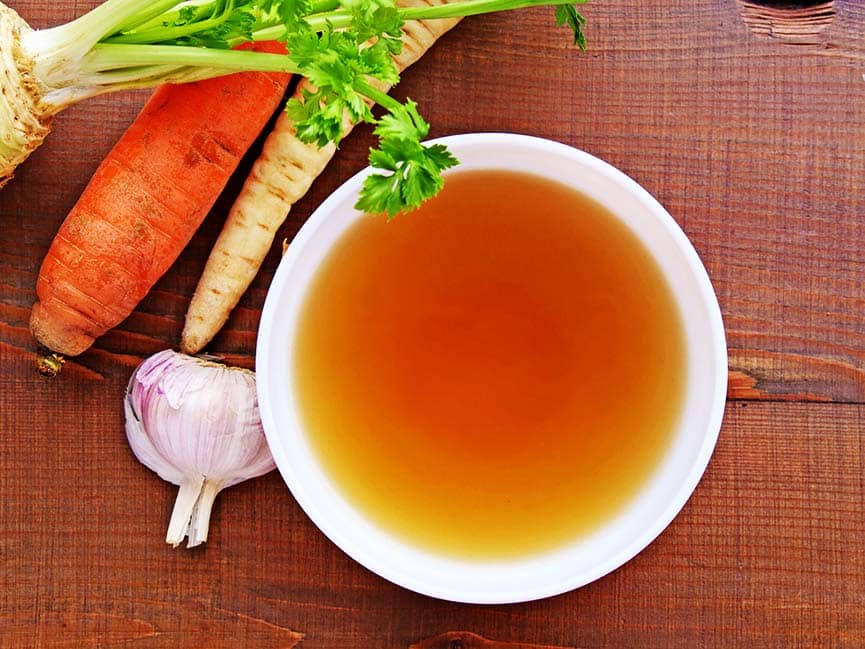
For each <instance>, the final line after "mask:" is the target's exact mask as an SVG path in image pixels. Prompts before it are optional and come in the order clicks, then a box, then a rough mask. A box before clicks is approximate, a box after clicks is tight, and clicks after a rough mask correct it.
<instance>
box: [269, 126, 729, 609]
mask: <svg viewBox="0 0 865 649" xmlns="http://www.w3.org/2000/svg"><path fill="white" fill-rule="evenodd" d="M436 141H437V142H441V143H442V144H446V145H447V146H448V147H449V148H450V150H451V151H452V152H453V153H454V154H455V155H456V156H457V158H458V159H459V160H460V168H462V169H508V170H514V171H524V172H530V173H533V174H536V175H541V176H545V177H547V178H550V179H552V180H556V181H558V182H561V183H564V184H566V185H569V186H571V187H573V188H575V189H577V190H579V191H581V192H583V193H585V194H588V195H589V196H591V197H593V198H594V199H596V200H597V201H599V202H600V203H602V204H604V205H605V206H607V208H608V209H610V211H612V212H613V213H614V214H615V215H617V216H618V217H619V218H620V219H621V220H622V221H623V222H624V223H626V224H627V225H628V226H629V227H630V228H631V229H632V231H633V232H634V233H635V234H636V235H637V236H638V237H639V238H640V239H641V240H642V241H643V243H644V244H645V245H646V246H647V248H648V249H649V251H650V252H651V253H652V254H653V255H654V257H655V258H656V260H657V262H658V263H659V265H660V267H661V269H662V271H663V273H664V275H665V276H666V278H667V280H668V281H669V283H670V286H671V288H672V290H673V294H674V296H675V299H676V300H677V303H678V306H679V309H680V311H681V314H682V318H683V326H684V330H685V335H686V345H687V350H688V377H689V382H688V384H687V386H686V396H685V403H684V411H683V415H682V417H681V421H680V425H679V428H678V429H677V430H676V431H675V433H674V436H673V440H672V442H671V444H670V447H669V449H668V451H667V453H666V454H665V456H664V458H663V459H662V461H661V464H660V466H659V467H658V468H657V469H656V470H655V472H654V474H653V476H652V477H651V478H650V479H649V481H648V482H647V483H646V484H645V485H644V487H643V488H642V489H641V490H640V491H639V493H638V494H637V496H636V497H635V498H634V499H633V500H632V501H631V503H630V505H629V506H627V507H626V508H625V510H624V511H622V512H621V513H620V514H619V515H617V516H616V517H615V518H613V519H612V520H610V521H608V522H607V524H605V525H604V526H603V527H602V528H601V529H599V530H598V531H596V532H595V533H593V534H591V535H589V536H586V537H583V538H580V539H577V540H575V541H574V542H573V543H572V544H570V545H568V546H566V547H563V548H561V549H559V550H556V551H552V552H549V553H547V554H542V555H539V556H533V557H530V558H526V559H516V560H509V561H497V562H487V561H474V560H460V559H454V558H450V557H446V556H438V555H435V554H431V553H430V552H428V551H425V550H422V549H419V548H416V547H413V546H411V545H408V544H406V543H405V542H404V541H401V540H400V539H397V538H395V537H393V536H391V535H390V534H388V533H387V532H385V531H383V530H382V529H380V528H378V527H376V526H375V525H373V524H372V523H370V522H369V521H368V520H367V519H365V518H364V516H363V515H361V514H360V513H359V512H358V511H357V510H356V509H354V508H353V507H352V505H350V504H349V502H348V501H347V500H346V499H345V498H344V497H343V496H342V495H341V494H340V492H339V490H338V488H337V487H336V486H335V485H334V484H333V483H332V482H331V481H330V480H329V478H328V476H327V475H326V474H325V472H324V471H323V469H322V467H321V465H320V464H319V461H318V459H317V457H316V455H315V453H314V452H313V450H312V448H311V447H310V445H309V443H308V441H307V439H306V437H305V435H304V431H303V428H302V425H301V422H300V419H299V417H298V411H297V407H296V403H295V396H294V390H293V389H292V383H291V381H292V365H293V363H292V342H293V340H294V337H295V331H296V327H297V322H298V313H299V310H300V307H301V305H302V304H303V302H304V298H305V294H306V290H307V287H308V285H309V283H310V280H311V279H312V278H313V276H314V275H315V273H316V270H317V268H318V266H319V264H320V263H321V262H322V260H323V259H324V257H325V255H326V254H327V253H328V251H329V250H330V248H331V247H332V245H333V244H334V243H335V242H336V241H337V240H338V239H339V238H340V236H341V235H342V234H343V233H344V232H345V231H346V229H347V228H348V227H349V226H350V225H351V224H352V223H353V222H354V221H355V220H356V219H358V218H361V217H362V216H363V215H362V214H361V213H359V212H357V211H356V210H354V208H353V205H354V202H355V200H356V197H357V193H358V190H359V188H360V186H361V184H362V182H363V179H364V178H365V177H366V176H367V175H368V174H369V173H370V170H369V169H366V170H364V171H362V172H360V173H358V174H357V175H355V176H354V177H352V178H351V179H349V180H348V181H347V182H346V183H345V184H344V185H342V186H341V187H340V188H339V189H337V190H336V191H335V192H334V193H333V194H332V195H331V196H330V197H329V198H328V199H327V200H325V201H324V203H322V204H321V206H320V207H319V208H318V209H317V210H316V211H315V213H314V214H312V216H311V217H310V218H309V220H308V221H307V222H306V223H305V224H304V226H303V227H302V228H301V230H300V232H298V234H297V236H296V237H295V239H294V241H292V243H291V246H290V247H289V249H288V252H287V253H286V255H285V256H284V257H283V259H282V261H281V263H280V265H279V268H278V269H277V272H276V275H275V277H274V279H273V283H272V285H271V287H270V290H269V292H268V295H267V299H266V301H265V305H264V312H263V314H262V319H261V325H260V329H259V333H258V346H257V350H256V366H257V381H258V398H259V406H260V409H261V416H262V421H263V424H264V430H265V433H266V435H267V440H268V442H269V444H270V448H271V450H272V452H273V456H274V459H275V460H276V464H277V466H278V468H279V470H280V472H281V473H282V476H283V478H284V480H285V482H286V484H287V485H288V487H289V489H290V490H291V492H292V494H293V495H294V497H295V498H296V499H297V501H298V503H300V505H301V507H302V508H303V509H304V511H305V512H306V513H307V514H308V515H309V517H310V518H311V519H312V521H313V522H314V523H315V524H316V525H317V526H318V527H319V528H320V529H321V530H322V532H324V534H326V535H327V536H328V537H329V538H330V539H331V540H332V541H333V542H334V543H335V544H336V545H337V546H339V547H340V548H342V550H343V551H345V552H346V553H347V554H348V555H350V556H351V557H353V558H354V559H355V560H357V561H358V562H359V563H361V564H362V565H364V566H366V567H367V568H368V569H370V570H372V571H373V572H375V573H377V574H378V575H380V576H382V577H384V578H385V579H388V580H390V581H392V582H394V583H397V584H400V585H401V586H404V587H405V588H408V589H411V590H413V591H416V592H419V593H424V594H426V595H430V596H433V597H438V598H441V599H447V600H452V601H458V602H471V603H506V602H518V601H527V600H532V599H539V598H542V597H547V596H551V595H555V594H559V593H562V592H566V591H569V590H572V589H574V588H577V587H579V586H583V585H585V584H587V583H589V582H591V581H594V580H595V579H598V578H599V577H601V576H603V575H605V574H607V573H609V572H610V571H612V570H615V569H616V568H618V567H619V566H621V565H622V564H624V563H625V562H627V561H628V560H629V559H631V558H632V557H633V556H634V555H636V554H637V553H638V552H640V551H641V550H642V549H643V548H645V547H646V546H647V545H648V544H649V543H651V541H652V540H653V539H654V538H655V537H656V536H658V534H660V533H661V532H662V531H663V530H664V528H665V527H666V526H667V525H668V524H669V523H670V522H671V521H672V520H673V518H674V517H675V516H676V514H677V513H678V512H679V510H680V509H681V508H682V506H683V505H684V504H685V502H686V501H687V499H688V498H689V497H690V495H691V493H692V492H693V490H694V489H695V488H696V486H697V483H698V482H699V480H700V477H701V476H702V474H703V471H704V470H705V468H706V465H707V464H708V462H709V458H710V456H711V454H712V451H713V449H714V447H715V442H716V440H717V437H718V432H719V430H720V427H721V419H722V416H723V412H724V405H725V400H726V389H727V348H726V342H725V338H724V327H723V323H722V321H721V312H720V309H719V307H718V302H717V299H716V297H715V294H714V291H713V289H712V285H711V284H710V282H709V277H708V275H707V274H706V271H705V269H704V268H703V265H702V263H701V262H700V259H699V258H698V256H697V253H696V252H695V251H694V248H693V246H692V245H691V243H690V242H689V241H688V239H687V238H686V237H685V235H684V233H683V232H682V230H681V229H680V228H679V227H678V225H677V224H676V222H675V221H674V220H673V218H672V217H671V216H670V215H669V214H668V213H667V211H666V210H665V209H664V208H663V207H662V206H661V205H660V204H659V203H658V202H657V201H656V200H655V199H654V198H653V197H652V196H651V195H650V194H649V193H648V192H646V191H645V190H644V189H643V188H642V187H640V186H639V185H638V184H637V183H636V182H634V181H633V180H631V179H630V178H629V177H627V176H625V175H624V174H623V173H622V172H620V171H618V170H617V169H615V168H614V167H612V166H610V165H609V164H607V163H605V162H603V161H601V160H599V159H598V158H595V157H593V156H591V155H589V154H588V153H585V152H583V151H579V150H577V149H574V148H571V147H568V146H566V145H564V144H560V143H557V142H552V141H549V140H543V139H539V138H534V137H528V136H522V135H513V134H503V133H474V134H466V135H455V136H451V137H445V138H441V139H439V140H436Z"/></svg>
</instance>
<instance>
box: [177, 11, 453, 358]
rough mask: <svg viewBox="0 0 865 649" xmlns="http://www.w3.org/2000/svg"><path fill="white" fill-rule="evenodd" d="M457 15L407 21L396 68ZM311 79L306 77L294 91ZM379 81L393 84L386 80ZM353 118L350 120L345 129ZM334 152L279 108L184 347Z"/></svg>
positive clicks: (248, 273)
mask: <svg viewBox="0 0 865 649" xmlns="http://www.w3.org/2000/svg"><path fill="white" fill-rule="evenodd" d="M399 4H400V5H401V6H412V7H428V6H433V5H439V4H445V3H444V2H441V0H408V1H406V2H401V3H399ZM459 20H460V19H459V18H448V19H438V20H410V21H407V22H406V23H405V24H404V25H403V28H402V30H403V37H402V42H403V47H402V51H401V52H400V53H399V54H397V55H395V56H394V60H395V62H396V64H397V68H398V69H399V70H400V71H402V70H405V69H406V68H407V67H409V66H410V65H411V64H412V63H414V62H416V61H417V60H418V59H420V57H421V56H423V54H424V53H425V52H426V51H427V50H428V49H429V48H430V47H431V46H432V45H433V44H434V43H435V41H436V40H437V39H438V38H439V37H440V36H442V35H443V34H444V33H446V32H447V31H448V30H450V29H451V28H452V27H454V26H455V25H456V24H457V23H458V22H459ZM309 87H310V84H309V83H308V82H307V81H306V80H305V79H304V80H303V81H301V83H300V85H299V87H298V89H297V91H296V93H295V96H296V97H298V96H300V95H301V93H302V91H303V90H304V89H305V88H307V89H308V88H309ZM379 87H380V88H382V89H384V90H387V88H386V87H383V86H381V84H379ZM351 126H352V125H351V124H347V128H346V132H347V131H348V130H349V129H350V128H351ZM335 152H336V146H335V145H334V144H333V143H329V144H327V145H326V146H324V147H322V148H319V147H318V146H317V145H316V144H306V143H304V142H301V141H300V139H298V137H297V135H296V132H295V127H294V124H293V122H292V120H291V118H290V117H288V115H287V114H285V113H283V114H281V115H280V116H279V118H278V119H277V122H276V124H275V125H274V128H273V131H272V132H271V133H270V135H269V136H268V138H267V140H266V141H265V143H264V148H263V150H262V153H261V155H260V157H259V158H258V160H257V161H256V162H255V164H254V165H253V167H252V170H251V173H250V175H249V177H248V179H247V181H246V183H245V184H244V186H243V189H242V190H241V192H240V194H239V196H238V198H237V200H236V201H235V203H234V205H233V206H232V208H231V210H230V212H229V214H228V217H227V219H226V222H225V225H224V226H223V229H222V232H221V234H220V235H219V238H218V239H217V241H216V244H215V245H214V248H213V250H212V252H211V254H210V256H209V258H208V260H207V264H206V266H205V268H204V271H203V273H202V276H201V279H200V280H199V282H198V286H197V287H196V289H195V294H194V295H193V297H192V300H191V301H190V305H189V309H188V311H187V314H186V320H185V323H184V328H183V333H182V336H181V343H180V348H181V349H182V350H183V351H184V352H186V353H188V354H195V353H198V352H199V351H201V349H203V348H204V346H205V345H207V344H208V343H209V342H210V341H211V340H212V339H213V337H214V336H215V335H216V334H217V333H218V332H219V330H220V329H221V328H222V327H223V325H224V324H225V322H226V321H227V320H228V317H229V315H230V314H231V311H232V310H233V309H234V307H235V306H237V303H238V302H239V301H240V298H241V296H242V295H243V293H244V292H245V291H246V289H247V288H248V287H249V285H250V284H251V283H252V280H253V279H254V278H255V276H256V274H257V273H258V270H259V268H260V267H261V264H262V263H263V261H264V259H265V257H266V255H267V253H268V251H269V250H270V248H271V246H272V244H273V239H274V236H275V235H276V231H277V230H278V229H279V227H280V226H281V225H282V224H283V222H284V221H285V219H286V218H287V217H288V214H289V212H290V210H291V208H292V206H293V205H294V204H295V203H296V202H297V201H298V200H300V199H301V198H302V197H303V196H304V195H305V194H306V192H307V191H308V189H309V187H310V186H311V185H312V183H313V181H314V180H315V179H316V177H317V176H318V175H319V174H320V173H321V172H322V170H323V169H324V168H325V166H326V165H327V163H328V162H329V161H330V159H331V158H332V157H333V155H334V153H335Z"/></svg>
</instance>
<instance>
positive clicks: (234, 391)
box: [124, 349, 275, 547]
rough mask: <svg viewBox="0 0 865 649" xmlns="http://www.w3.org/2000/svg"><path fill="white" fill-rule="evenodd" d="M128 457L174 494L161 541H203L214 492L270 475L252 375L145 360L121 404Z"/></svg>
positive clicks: (195, 363) (171, 359)
mask: <svg viewBox="0 0 865 649" xmlns="http://www.w3.org/2000/svg"><path fill="white" fill-rule="evenodd" d="M124 407H125V411H126V437H127V439H128V440H129V445H130V446H131V447H132V452H133V453H135V456H136V457H137V458H138V459H139V460H140V461H141V463H142V464H144V465H146V466H147V467H149V468H150V469H152V470H153V471H155V472H156V473H157V474H159V476H160V477H161V478H162V479H163V480H167V481H168V482H172V483H174V484H176V485H179V486H180V491H179V493H178V494H177V500H176V502H175V503H174V511H173V512H172V514H171V521H170V523H169V525H168V534H167V535H166V538H165V541H166V542H167V543H170V544H172V545H173V546H175V547H176V546H177V545H178V544H180V543H181V542H182V541H183V538H184V537H185V536H188V537H189V542H188V544H187V547H193V546H196V545H199V544H200V543H203V542H204V541H206V540H207V530H208V525H209V520H210V510H211V507H212V505H213V501H214V499H215V498H216V494H218V493H219V492H220V491H221V490H222V489H225V488H226V487H230V486H231V485H233V484H237V483H238V482H242V481H244V480H247V479H248V478H254V477H256V476H259V475H262V474H264V473H267V472H268V471H270V470H271V469H273V468H274V466H275V465H274V462H273V458H272V457H271V454H270V449H269V448H268V446H267V442H266V440H265V437H264V431H263V429H262V426H261V420H260V418H259V414H258V399H257V397H256V392H255V374H254V373H253V372H250V371H249V370H245V369H241V368H237V367H228V366H226V365H222V364H219V363H214V362H212V361H207V360H204V359H201V358H196V357H192V356H187V355H185V354H179V353H177V352H174V351H172V350H170V349H168V350H165V351H162V352H159V353H157V354H154V355H153V356H151V357H150V358H148V359H146V360H145V361H144V362H143V363H141V365H139V366H138V368H137V369H136V370H135V372H134V373H133V375H132V378H131V379H130V381H129V386H128V387H127V390H126V398H125V400H124Z"/></svg>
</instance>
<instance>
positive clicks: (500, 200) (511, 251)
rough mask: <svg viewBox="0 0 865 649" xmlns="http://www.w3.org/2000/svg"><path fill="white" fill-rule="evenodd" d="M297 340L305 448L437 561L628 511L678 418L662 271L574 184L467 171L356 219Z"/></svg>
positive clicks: (491, 552) (678, 380)
mask: <svg viewBox="0 0 865 649" xmlns="http://www.w3.org/2000/svg"><path fill="white" fill-rule="evenodd" d="M305 300H306V302H305V304H304V308H303V311H302V313H301V320H300V323H299V329H298V332H297V337H296V340H295V341H294V354H295V356H294V361H293V362H294V369H295V377H296V380H295V382H294V389H295V390H296V395H297V399H298V403H299V404H300V410H301V418H302V421H303V423H304V426H305V429H306V431H307V434H308V438H309V440H310V442H311V444H312V446H313V448H314V450H315V452H316V454H317V455H318V456H319V458H320V460H321V462H322V465H323V466H324V468H325V470H326V472H327V473H328V474H329V475H330V476H331V478H332V479H333V481H334V482H335V484H336V485H337V487H338V489H339V490H340V491H341V493H342V494H343V495H344V496H345V498H347V499H348V500H349V501H350V502H351V503H353V504H354V505H355V506H356V507H357V508H358V509H359V510H360V511H361V512H363V513H364V515H365V516H367V517H368V518H369V519H370V520H371V521H373V522H374V523H376V524H377V525H379V526H380V527H382V528H383V529H385V530H387V531H389V532H390V533H392V534H395V535H397V536H399V537H401V538H403V539H404V540H406V541H408V542H410V543H412V544H414V545H416V546H419V547H422V548H425V549H427V550H431V551H433V552H436V553H439V554H446V555H451V556H456V557H466V558H475V559H478V558H480V559H491V560H497V559H507V558H514V557H521V556H526V555H531V554H536V553H540V552H544V551H547V550H551V549H554V548H557V547H559V546H561V545H563V544H565V543H568V542H570V541H573V540H575V539H578V538H580V537H581V536H583V535H585V534H587V533H590V532H592V531H593V530H596V529H597V528H598V527H599V526H601V525H602V524H603V523H605V522H606V521H607V520H609V519H610V518H611V517H613V516H614V515H616V514H617V513H619V512H620V511H621V510H622V509H623V508H624V507H625V506H626V505H627V504H628V502H629V501H631V500H632V499H633V497H634V496H635V494H636V493H637V492H638V490H639V489H640V488H641V486H643V485H644V484H645V483H646V481H647V480H648V478H649V477H650V475H651V473H652V471H653V469H654V468H655V467H656V466H657V465H658V464H659V461H660V459H661V458H662V456H663V454H664V452H665V450H666V449H667V448H668V446H669V443H670V440H671V437H672V431H673V429H674V427H675V425H676V424H677V422H678V419H679V415H680V411H681V407H682V402H683V396H684V386H685V380H686V351H685V346H684V334H683V328H682V323H681V317H680V314H679V311H678V308H677V305H676V303H675V301H674V298H673V295H672V293H671V290H670V288H669V286H668V285H667V282H666V280H665V278H664V277H663V275H662V273H661V271H660V269H659V267H658V265H657V264H656V262H655V261H654V260H653V259H652V258H651V256H650V255H649V253H648V251H647V250H646V249H645V247H644V246H643V244H642V243H641V242H640V241H639V240H638V239H637V238H636V237H635V236H634V235H633V234H632V233H631V232H630V230H628V229H627V227H626V226H624V225H623V224H622V223H621V222H620V221H618V220H617V219H616V218H615V217H614V216H613V215H612V214H611V213H610V212H609V211H608V210H607V209H606V208H604V207H603V206H601V205H600V204H598V203H597V202H596V201H594V200H592V199H591V198H589V197H587V196H585V195H583V194H582V193H578V192H576V191H574V190H573V189H570V188H568V187H566V186H564V185H560V184H558V183H554V182H551V181H548V180H545V179H543V178H540V177H536V176H533V175H528V174H522V173H514V172H503V171H459V172H456V173H452V174H450V175H449V176H448V178H447V182H446V183H445V189H444V190H443V191H442V193H441V194H440V195H439V196H438V197H437V198H436V199H434V200H432V201H429V202H428V203H427V204H426V205H424V206H423V207H422V208H421V209H420V210H419V211H417V212H414V213H412V214H407V215H400V216H398V217H397V218H395V219H394V220H392V221H390V222H388V221H387V220H386V219H385V218H382V217H372V216H369V217H365V218H362V219H360V220H359V221H358V222H357V223H356V224H354V225H353V226H352V227H351V228H350V229H349V231H348V232H346V233H345V234H344V235H343V236H342V238H341V240H340V241H339V242H338V244H337V245H336V246H335V248H334V250H332V252H331V253H330V254H329V256H328V257H327V258H326V260H325V263H324V264H323V266H322V267H321V268H320V269H319V271H318V272H317V275H316V277H315V278H314V281H313V283H312V285H311V287H310V290H309V293H308V295H307V297H306V298H305Z"/></svg>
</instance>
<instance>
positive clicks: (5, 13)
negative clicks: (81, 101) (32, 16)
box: [0, 3, 51, 187]
mask: <svg viewBox="0 0 865 649" xmlns="http://www.w3.org/2000/svg"><path fill="white" fill-rule="evenodd" d="M29 31H31V29H30V27H29V26H28V25H27V23H26V22H24V20H23V19H22V18H21V17H20V16H19V15H18V14H17V13H16V12H15V11H14V10H12V9H10V8H9V7H7V6H6V5H4V4H2V3H0V44H2V47H0V75H2V79H0V84H2V87H3V93H2V101H0V187H2V186H3V185H5V184H6V183H7V182H8V181H9V180H10V179H11V178H12V174H13V172H14V171H15V168H16V167H17V166H18V165H19V164H21V163H22V162H23V161H24V160H25V159H26V158H27V157H28V156H29V155H30V154H31V153H32V152H33V151H35V150H36V148H37V147H38V146H39V145H40V144H42V141H43V140H44V139H45V136H46V135H48V131H49V130H50V123H51V112H50V111H48V110H47V109H46V108H45V107H44V106H42V103H41V99H40V98H41V95H42V89H41V88H40V84H39V82H38V81H37V79H36V77H35V76H34V75H33V74H32V66H33V62H32V60H30V59H29V58H28V57H27V56H26V55H25V54H24V53H23V52H22V49H21V36H22V34H24V33H26V32H29Z"/></svg>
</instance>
